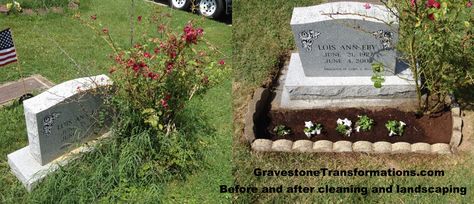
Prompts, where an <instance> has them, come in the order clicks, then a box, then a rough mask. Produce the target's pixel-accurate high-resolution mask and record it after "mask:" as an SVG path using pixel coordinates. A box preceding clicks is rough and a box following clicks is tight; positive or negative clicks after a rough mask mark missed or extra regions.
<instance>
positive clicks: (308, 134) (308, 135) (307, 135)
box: [304, 132, 312, 138]
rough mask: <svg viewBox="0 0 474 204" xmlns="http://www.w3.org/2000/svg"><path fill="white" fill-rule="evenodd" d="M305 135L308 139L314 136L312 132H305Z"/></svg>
mask: <svg viewBox="0 0 474 204" xmlns="http://www.w3.org/2000/svg"><path fill="white" fill-rule="evenodd" d="M304 134H305V135H306V137H308V138H311V135H312V134H311V133H310V132H305V133H304Z"/></svg>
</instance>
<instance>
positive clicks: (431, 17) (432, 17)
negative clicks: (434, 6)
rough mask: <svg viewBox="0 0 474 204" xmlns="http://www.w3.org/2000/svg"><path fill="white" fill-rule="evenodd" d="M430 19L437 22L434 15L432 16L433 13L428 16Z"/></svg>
mask: <svg viewBox="0 0 474 204" xmlns="http://www.w3.org/2000/svg"><path fill="white" fill-rule="evenodd" d="M428 18H429V19H430V20H432V21H434V20H435V16H434V14H432V13H430V14H428Z"/></svg>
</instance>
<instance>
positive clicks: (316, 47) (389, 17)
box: [280, 2, 416, 109]
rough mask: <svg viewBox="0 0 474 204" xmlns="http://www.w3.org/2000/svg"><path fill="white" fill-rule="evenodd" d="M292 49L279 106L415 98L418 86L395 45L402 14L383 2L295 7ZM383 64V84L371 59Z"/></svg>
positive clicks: (362, 103) (375, 102) (379, 103)
mask: <svg viewBox="0 0 474 204" xmlns="http://www.w3.org/2000/svg"><path fill="white" fill-rule="evenodd" d="M291 26H292V29H293V35H294V39H295V42H296V46H297V48H298V53H293V54H292V55H291V60H290V63H289V65H288V71H287V72H286V76H285V82H284V86H283V91H282V95H281V103H280V107H282V108H291V109H301V108H316V107H328V106H332V107H364V106H385V105H393V104H394V103H395V101H397V102H396V103H398V104H402V103H403V104H405V103H406V102H407V101H408V103H413V102H414V101H415V96H416V91H415V86H414V84H415V83H414V81H413V77H412V74H411V71H410V69H408V67H407V65H406V64H405V63H403V62H401V61H400V59H399V57H400V54H399V53H398V52H397V51H396V50H395V46H396V43H397V41H398V19H397V18H396V16H395V15H393V14H392V12H391V11H389V9H388V8H386V7H385V6H382V5H375V4H366V3H361V2H334V3H325V4H320V5H316V6H310V7H303V8H294V10H293V16H292V19H291ZM374 63H382V64H383V65H384V68H385V69H384V70H385V73H384V79H385V82H384V83H383V86H382V88H375V87H374V82H373V81H372V80H371V77H372V75H373V71H372V64H374Z"/></svg>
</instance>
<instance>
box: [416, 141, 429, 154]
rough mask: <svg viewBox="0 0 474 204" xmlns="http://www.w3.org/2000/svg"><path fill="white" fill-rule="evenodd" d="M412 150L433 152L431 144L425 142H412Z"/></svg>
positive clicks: (424, 152)
mask: <svg viewBox="0 0 474 204" xmlns="http://www.w3.org/2000/svg"><path fill="white" fill-rule="evenodd" d="M411 152H415V153H421V154H429V153H431V145H430V144H428V143H424V142H419V143H415V144H411Z"/></svg>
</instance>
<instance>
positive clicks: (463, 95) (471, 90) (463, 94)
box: [455, 85, 474, 111]
mask: <svg viewBox="0 0 474 204" xmlns="http://www.w3.org/2000/svg"><path fill="white" fill-rule="evenodd" d="M455 95H456V98H457V99H458V102H459V104H460V105H461V109H462V110H471V111H472V110H474V85H472V86H468V87H465V88H462V89H459V90H458V91H457V92H456V94H455Z"/></svg>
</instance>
